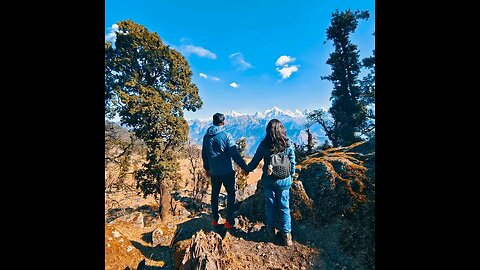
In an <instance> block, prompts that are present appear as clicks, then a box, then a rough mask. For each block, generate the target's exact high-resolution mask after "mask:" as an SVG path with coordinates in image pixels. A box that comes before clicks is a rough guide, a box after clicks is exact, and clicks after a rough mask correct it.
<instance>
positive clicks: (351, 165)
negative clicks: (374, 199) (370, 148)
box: [298, 141, 368, 203]
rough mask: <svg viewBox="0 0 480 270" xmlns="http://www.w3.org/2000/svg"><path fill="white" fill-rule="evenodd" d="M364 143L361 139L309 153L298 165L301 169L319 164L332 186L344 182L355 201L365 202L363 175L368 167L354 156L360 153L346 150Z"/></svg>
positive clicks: (366, 178) (365, 177)
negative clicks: (344, 145) (345, 145)
mask: <svg viewBox="0 0 480 270" xmlns="http://www.w3.org/2000/svg"><path fill="white" fill-rule="evenodd" d="M364 143H365V142H364V141H362V142H358V143H354V144H352V145H349V146H347V147H338V148H330V149H328V150H325V151H322V152H320V153H315V154H311V155H309V156H307V159H306V160H304V161H303V162H301V163H300V164H299V165H298V167H299V168H301V169H302V170H303V169H308V168H309V167H310V166H312V165H319V164H321V165H322V166H323V167H324V170H325V174H326V177H327V178H328V180H329V181H330V184H331V186H332V188H335V187H336V186H337V183H338V182H342V183H344V184H345V185H344V188H345V189H346V190H347V191H348V194H350V195H351V196H352V197H354V198H355V199H356V200H357V201H359V202H362V203H366V202H367V201H368V198H367V197H366V195H365V194H364V188H365V183H364V182H365V181H368V177H367V176H366V175H365V174H366V172H367V170H368V169H367V168H366V167H365V165H364V161H362V160H360V159H358V158H356V157H355V156H358V155H361V154H360V153H356V152H348V150H351V149H352V148H354V147H357V146H360V145H362V144H364ZM354 186H355V188H354Z"/></svg>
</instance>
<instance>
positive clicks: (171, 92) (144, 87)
mask: <svg viewBox="0 0 480 270" xmlns="http://www.w3.org/2000/svg"><path fill="white" fill-rule="evenodd" d="M114 45H115V46H113V44H112V43H111V42H107V43H106V44H105V113H106V116H107V117H111V116H112V115H114V113H118V115H119V116H120V122H121V123H122V125H125V126H127V127H129V128H130V129H131V130H132V131H133V132H134V134H135V136H136V137H137V138H139V139H141V140H143V141H144V143H145V145H146V146H147V154H146V160H147V161H146V163H145V164H144V165H143V168H142V169H139V170H137V172H136V174H135V177H136V179H137V187H138V188H140V190H141V192H142V193H143V195H144V197H146V196H148V195H153V196H154V197H155V199H157V201H158V203H159V212H160V217H161V218H162V219H163V218H165V217H166V216H167V215H168V214H169V211H168V210H169V208H168V205H169V204H170V191H171V190H172V188H173V186H174V184H175V181H177V180H178V179H180V178H179V173H178V169H179V163H178V160H177V155H178V149H179V147H181V146H182V145H183V144H184V143H185V142H186V141H187V137H188V128H189V127H188V124H187V121H186V120H185V119H184V117H183V115H184V113H183V110H189V111H196V110H197V109H199V108H200V107H201V106H202V100H201V98H200V96H199V95H198V89H197V86H196V85H195V84H193V83H192V82H191V75H192V72H191V71H190V66H189V64H188V62H187V61H186V59H185V58H184V57H183V56H182V55H181V54H180V53H179V52H178V51H176V50H174V49H172V48H170V47H168V46H166V45H165V44H163V42H162V40H161V38H160V37H159V36H158V35H157V33H153V32H149V31H148V30H147V29H146V28H145V27H144V26H142V25H139V24H136V23H134V22H133V21H130V20H128V21H121V22H119V23H118V32H117V33H116V41H115V44H114ZM112 112H113V113H112Z"/></svg>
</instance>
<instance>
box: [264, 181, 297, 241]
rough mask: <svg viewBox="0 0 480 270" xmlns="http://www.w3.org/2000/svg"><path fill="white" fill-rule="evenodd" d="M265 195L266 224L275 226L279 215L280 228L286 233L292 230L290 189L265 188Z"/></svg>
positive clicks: (271, 226)
mask: <svg viewBox="0 0 480 270" xmlns="http://www.w3.org/2000/svg"><path fill="white" fill-rule="evenodd" d="M263 194H264V195H265V224H266V225H267V226H269V227H270V228H275V225H276V222H277V217H278V225H279V226H278V228H277V229H278V230H279V231H281V232H284V233H289V232H291V231H292V226H291V217H290V189H285V190H281V189H277V188H274V189H273V190H272V189H269V188H265V187H264V188H263Z"/></svg>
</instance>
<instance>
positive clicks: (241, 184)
mask: <svg viewBox="0 0 480 270" xmlns="http://www.w3.org/2000/svg"><path fill="white" fill-rule="evenodd" d="M235 143H236V144H237V149H238V152H239V153H240V156H242V158H245V155H246V154H245V153H246V150H247V140H246V139H245V138H241V139H238V140H237V141H236V142H235ZM235 178H236V182H235V185H236V189H242V188H245V187H246V186H247V179H248V175H247V174H245V173H244V172H243V170H242V169H241V168H240V166H238V165H237V164H236V163H235Z"/></svg>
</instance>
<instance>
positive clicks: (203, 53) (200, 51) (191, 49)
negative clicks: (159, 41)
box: [180, 45, 217, 59]
mask: <svg viewBox="0 0 480 270" xmlns="http://www.w3.org/2000/svg"><path fill="white" fill-rule="evenodd" d="M180 51H181V52H182V53H183V54H185V55H190V54H195V55H197V56H200V57H205V58H210V59H217V55H215V54H214V53H212V52H211V51H209V50H207V49H205V48H202V47H198V46H193V45H182V46H181V47H180Z"/></svg>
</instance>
